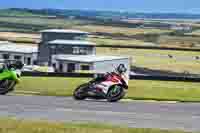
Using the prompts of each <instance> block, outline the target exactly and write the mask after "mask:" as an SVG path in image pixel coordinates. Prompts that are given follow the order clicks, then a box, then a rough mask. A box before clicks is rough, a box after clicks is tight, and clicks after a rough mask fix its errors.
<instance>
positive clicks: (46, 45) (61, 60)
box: [38, 29, 130, 73]
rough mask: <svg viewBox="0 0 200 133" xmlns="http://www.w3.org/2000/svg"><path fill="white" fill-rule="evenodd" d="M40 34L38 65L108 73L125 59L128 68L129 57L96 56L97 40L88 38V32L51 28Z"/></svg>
mask: <svg viewBox="0 0 200 133" xmlns="http://www.w3.org/2000/svg"><path fill="white" fill-rule="evenodd" d="M41 34H42V40H41V42H40V44H39V52H38V53H39V54H38V61H39V65H45V66H47V65H48V66H53V67H54V69H55V70H56V71H57V72H80V71H90V72H94V73H105V72H108V71H112V70H113V68H115V67H116V66H117V65H119V64H120V63H123V64H125V65H126V66H127V68H128V70H129V63H130V60H129V58H128V57H119V56H117V57H116V56H105V55H103V56H100V55H98V56H97V55H96V47H95V45H96V44H95V43H92V42H88V41H86V38H87V36H88V34H89V33H88V32H83V31H78V30H59V29H51V30H44V31H41Z"/></svg>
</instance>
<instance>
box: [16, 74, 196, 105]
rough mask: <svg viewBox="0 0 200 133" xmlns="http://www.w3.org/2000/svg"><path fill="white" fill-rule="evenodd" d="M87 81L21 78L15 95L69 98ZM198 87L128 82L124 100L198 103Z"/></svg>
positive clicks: (170, 82)
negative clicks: (33, 93)
mask: <svg viewBox="0 0 200 133" xmlns="http://www.w3.org/2000/svg"><path fill="white" fill-rule="evenodd" d="M88 80H89V78H47V77H23V78H22V82H21V83H20V84H19V85H18V86H17V88H16V93H22V92H21V91H28V92H27V93H28V94H29V93H31V92H37V95H48V96H71V95H72V93H73V90H74V89H75V88H76V87H77V86H78V85H80V84H82V83H85V82H87V81H88ZM199 86H200V83H191V82H172V81H147V80H130V81H129V90H128V95H127V97H126V98H131V99H152V100H169V101H173V100H176V101H183V102H199V101H200V88H199ZM29 91H30V92H29Z"/></svg>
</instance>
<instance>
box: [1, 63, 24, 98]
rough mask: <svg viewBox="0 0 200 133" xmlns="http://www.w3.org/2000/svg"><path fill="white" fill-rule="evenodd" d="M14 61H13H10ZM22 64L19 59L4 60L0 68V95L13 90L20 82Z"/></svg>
mask: <svg viewBox="0 0 200 133" xmlns="http://www.w3.org/2000/svg"><path fill="white" fill-rule="evenodd" d="M12 62H14V63H12ZM22 67H23V64H22V63H21V62H19V61H13V60H6V61H5V62H4V64H3V68H1V69H0V95H5V94H7V93H9V92H11V91H13V90H14V87H15V86H16V84H18V83H19V82H20V77H21V69H22Z"/></svg>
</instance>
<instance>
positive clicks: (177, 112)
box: [0, 95, 200, 131]
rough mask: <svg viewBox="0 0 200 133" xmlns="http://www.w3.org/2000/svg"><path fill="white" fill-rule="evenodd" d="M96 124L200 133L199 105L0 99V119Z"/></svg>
mask: <svg viewBox="0 0 200 133" xmlns="http://www.w3.org/2000/svg"><path fill="white" fill-rule="evenodd" d="M7 116H8V117H15V118H19V119H31V120H50V121H60V122H75V123H76V122H78V123H85V122H95V123H104V124H112V125H120V126H122V127H123V126H129V127H137V128H160V129H180V130H185V131H200V126H199V124H200V104H199V103H150V102H141V101H137V102H136V101H134V102H119V103H107V102H105V101H94V100H87V101H75V100H73V99H72V98H70V97H68V98H67V97H48V96H13V95H10V96H0V117H7Z"/></svg>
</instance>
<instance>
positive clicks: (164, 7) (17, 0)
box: [0, 0, 200, 14]
mask: <svg viewBox="0 0 200 133" xmlns="http://www.w3.org/2000/svg"><path fill="white" fill-rule="evenodd" d="M0 8H31V9H41V8H56V9H85V10H112V11H129V12H164V13H166V12H169V13H171V12H173V13H197V14H200V0H0Z"/></svg>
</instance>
